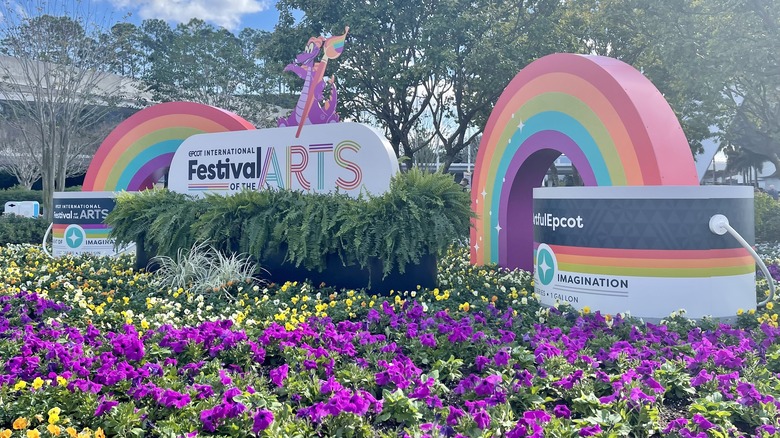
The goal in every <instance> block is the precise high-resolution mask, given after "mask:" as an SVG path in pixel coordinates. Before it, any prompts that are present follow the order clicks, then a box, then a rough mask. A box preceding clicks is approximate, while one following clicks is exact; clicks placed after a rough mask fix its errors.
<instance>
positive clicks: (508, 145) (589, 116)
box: [471, 53, 699, 271]
mask: <svg viewBox="0 0 780 438" xmlns="http://www.w3.org/2000/svg"><path fill="white" fill-rule="evenodd" d="M561 154H565V155H566V156H567V157H568V158H569V159H570V160H571V161H572V163H573V164H574V166H575V167H576V168H577V170H578V171H579V173H580V175H581V176H582V179H583V182H584V184H585V185H588V186H625V185H627V186H642V185H698V184H699V183H698V177H697V173H696V167H695V164H694V161H693V155H692V154H691V151H690V148H689V146H688V141H687V139H686V138H685V134H684V133H683V130H682V127H681V126H680V123H679V121H678V120H677V117H676V116H675V114H674V112H673V111H672V109H671V107H669V104H668V103H667V102H666V100H665V99H664V97H663V96H662V95H661V93H660V92H659V91H658V90H657V89H656V88H655V86H654V85H653V84H652V83H651V82H650V81H649V80H648V79H647V78H646V77H644V76H643V75H642V74H641V73H640V72H639V71H637V70H636V69H634V68H633V67H631V66H630V65H628V64H626V63H624V62H622V61H619V60H616V59H612V58H607V57H603V56H587V55H574V54H563V53H558V54H553V55H548V56H545V57H543V58H540V59H538V60H537V61H534V62H533V63H531V64H529V65H528V66H527V67H526V68H524V69H523V70H522V71H521V72H520V73H518V74H517V76H515V78H514V79H513V80H512V81H511V82H510V83H509V85H508V86H507V87H506V89H505V90H504V92H503V94H502V95H501V97H500V98H499V100H498V102H497V103H496V106H495V108H494V109H493V112H492V113H491V115H490V118H489V119H488V123H487V126H486V128H485V132H484V134H483V137H482V141H481V143H480V147H479V153H478V155H477V161H476V164H475V169H474V175H473V178H472V194H471V202H472V209H473V210H474V212H475V213H476V214H477V219H475V220H474V222H473V225H474V227H473V228H472V230H471V261H472V263H475V264H485V263H498V264H499V265H500V266H503V267H507V268H522V269H526V270H529V271H530V270H532V268H533V235H532V234H533V218H532V210H533V209H532V207H533V187H538V186H539V185H540V184H541V181H542V179H543V178H544V175H545V174H546V172H547V170H548V169H549V167H550V165H551V164H552V163H553V161H555V159H556V158H557V157H558V156H559V155H561Z"/></svg>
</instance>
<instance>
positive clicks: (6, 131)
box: [0, 123, 41, 190]
mask: <svg viewBox="0 0 780 438" xmlns="http://www.w3.org/2000/svg"><path fill="white" fill-rule="evenodd" d="M25 129H33V126H26V127H25ZM0 133H2V140H0V155H2V157H3V158H2V159H0V171H2V172H6V173H8V174H9V175H11V176H13V177H15V178H16V180H17V181H18V182H19V185H20V186H22V187H24V188H26V189H28V190H29V189H31V188H32V185H33V184H34V183H35V181H38V179H40V177H41V168H40V165H39V164H38V162H39V160H38V158H37V157H36V156H35V155H34V154H33V153H32V152H31V151H32V150H33V148H31V147H30V146H29V145H27V144H25V142H24V137H23V136H22V134H21V133H20V132H19V129H18V128H17V127H15V126H9V125H8V124H7V123H4V124H2V125H0Z"/></svg>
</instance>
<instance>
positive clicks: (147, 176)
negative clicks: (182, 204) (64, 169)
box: [82, 102, 255, 192]
mask: <svg viewBox="0 0 780 438" xmlns="http://www.w3.org/2000/svg"><path fill="white" fill-rule="evenodd" d="M248 129H255V127H254V126H253V125H252V124H251V123H249V122H248V121H246V120H244V119H243V118H242V117H240V116H238V115H236V114H233V113H231V112H229V111H225V110H223V109H220V108H216V107H213V106H209V105H203V104H200V103H194V102H168V103H161V104H158V105H154V106H151V107H149V108H146V109H143V110H141V111H139V112H137V113H135V114H133V115H132V116H130V117H129V118H128V119H127V120H125V121H123V122H122V123H120V124H119V126H117V127H116V128H115V129H114V130H113V131H111V133H110V134H109V135H108V137H106V139H105V140H103V143H101V145H100V147H99V148H98V150H97V152H96V153H95V157H94V158H93V159H92V162H91V164H90V165H89V169H87V174H86V176H85V177H84V184H83V188H82V190H83V191H85V192H86V191H119V190H128V191H139V190H143V189H147V188H151V187H153V186H154V183H155V182H156V181H157V180H159V178H160V177H161V176H163V175H164V174H165V173H166V172H167V170H168V167H170V165H171V160H172V159H173V154H174V153H175V152H176V149H178V147H179V145H181V143H182V142H183V141H184V140H186V139H187V138H188V137H190V136H192V135H195V134H203V133H214V132H225V131H241V130H248Z"/></svg>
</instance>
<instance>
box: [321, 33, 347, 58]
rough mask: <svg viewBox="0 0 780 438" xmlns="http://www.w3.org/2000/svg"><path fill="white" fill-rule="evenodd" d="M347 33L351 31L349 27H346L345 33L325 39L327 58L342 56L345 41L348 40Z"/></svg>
mask: <svg viewBox="0 0 780 438" xmlns="http://www.w3.org/2000/svg"><path fill="white" fill-rule="evenodd" d="M347 33H349V27H347V28H346V29H344V35H339V36H332V37H330V38H328V39H326V40H325V47H324V48H323V49H324V51H325V58H327V59H336V58H338V57H339V56H341V52H343V51H344V41H346V40H347Z"/></svg>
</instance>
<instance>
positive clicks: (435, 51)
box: [274, 0, 571, 171]
mask: <svg viewBox="0 0 780 438" xmlns="http://www.w3.org/2000/svg"><path fill="white" fill-rule="evenodd" d="M560 4H561V2H560V1H557V0H532V1H528V0H526V1H521V2H519V4H518V2H514V3H513V2H493V1H490V0H476V1H466V0H418V1H410V0H393V1H389V2H364V1H357V0H347V1H341V0H326V1H322V2H308V1H305V0H281V1H280V2H278V3H277V7H278V8H279V9H280V11H281V16H282V18H281V19H280V24H279V25H278V26H277V28H276V29H275V31H274V34H275V39H276V41H278V42H279V44H283V43H286V42H289V41H292V40H293V38H295V39H297V40H298V41H301V42H305V41H306V40H307V39H308V37H309V36H313V35H317V34H320V33H332V34H336V33H341V32H342V31H343V28H344V26H349V27H350V32H349V39H348V41H347V49H346V50H345V52H344V55H342V57H341V58H340V59H339V60H338V69H335V68H334V69H333V70H334V71H335V75H336V77H337V79H338V84H339V93H340V96H339V98H340V101H341V105H342V107H343V108H344V109H345V110H346V115H347V116H349V117H352V118H354V119H356V120H359V121H361V120H373V121H376V122H379V123H380V124H381V125H382V126H383V127H384V128H385V129H386V131H387V134H388V137H389V140H390V144H391V145H392V146H393V149H394V151H395V152H396V154H397V155H399V156H400V155H401V154H402V153H403V154H405V155H406V157H407V158H408V160H409V161H410V162H414V159H413V154H414V152H415V151H416V150H418V148H417V147H415V145H414V144H413V141H412V140H413V139H414V137H415V131H416V130H419V128H420V125H421V124H422V125H430V126H432V127H433V129H432V131H431V133H432V135H433V136H434V138H435V140H436V144H437V145H438V147H440V148H441V150H442V151H443V153H444V162H443V170H445V171H446V170H447V168H448V167H449V165H450V164H451V163H452V162H453V160H455V159H456V157H457V155H458V153H459V152H460V151H462V150H463V149H464V148H465V147H467V145H468V144H470V143H472V141H473V140H474V138H476V136H478V135H479V134H480V133H481V131H482V129H483V127H484V125H485V122H486V120H487V117H488V116H489V114H490V111H491V109H492V107H493V105H494V103H495V101H496V100H497V98H498V96H499V95H500V94H501V92H502V91H503V89H504V87H505V86H506V84H507V83H508V82H509V81H510V80H511V79H512V77H514V75H515V74H516V73H517V72H518V70H519V69H520V68H522V67H523V66H524V65H525V64H527V63H528V62H530V61H532V60H534V59H536V58H538V57H539V56H542V55H545V54H548V53H552V52H554V51H561V50H564V49H565V48H567V47H571V44H570V45H568V46H566V45H564V46H561V45H560V42H561V41H562V39H561V38H560V37H559V36H558V33H559V32H558V26H557V25H556V20H557V19H556V16H557V11H558V10H559V7H560V6H559V5H560ZM293 10H299V11H303V13H304V15H303V17H304V18H303V19H302V20H301V21H300V22H299V23H295V21H294V20H293V19H292V11H293ZM294 55H295V52H290V51H281V50H280V51H279V52H277V53H276V54H275V56H286V57H287V59H293V57H294ZM434 138H431V139H427V140H426V141H423V142H422V144H426V143H429V142H430V141H432V140H433V139H434ZM414 143H416V144H421V143H420V142H419V141H417V142H414Z"/></svg>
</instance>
